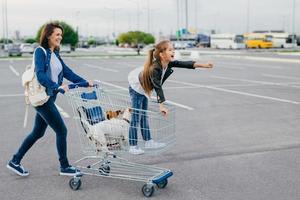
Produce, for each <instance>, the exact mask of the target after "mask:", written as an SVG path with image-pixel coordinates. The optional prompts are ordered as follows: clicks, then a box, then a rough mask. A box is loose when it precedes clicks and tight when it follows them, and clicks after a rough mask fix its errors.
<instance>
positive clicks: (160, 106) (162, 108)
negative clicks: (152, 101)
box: [159, 103, 169, 117]
mask: <svg viewBox="0 0 300 200" xmlns="http://www.w3.org/2000/svg"><path fill="white" fill-rule="evenodd" d="M159 111H160V112H161V113H162V114H163V115H164V116H165V117H167V116H168V112H169V111H168V109H167V108H166V107H165V106H164V105H163V104H162V103H160V104H159Z"/></svg>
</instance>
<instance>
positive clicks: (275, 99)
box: [169, 80, 300, 105]
mask: <svg viewBox="0 0 300 200" xmlns="http://www.w3.org/2000/svg"><path fill="white" fill-rule="evenodd" d="M169 82H173V83H179V84H184V85H189V86H198V87H202V88H207V89H212V90H217V91H222V92H227V93H233V94H239V95H244V96H250V97H256V98H262V99H268V100H272V101H279V102H283V103H291V104H297V105H299V104H300V102H298V101H291V100H287V99H280V98H275V97H270V96H263V95H258V94H252V93H247V92H240V91H236V90H228V89H223V88H218V87H213V86H206V85H199V84H194V83H187V82H182V81H173V80H169Z"/></svg>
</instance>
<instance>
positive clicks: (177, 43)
mask: <svg viewBox="0 0 300 200" xmlns="http://www.w3.org/2000/svg"><path fill="white" fill-rule="evenodd" d="M172 43H173V46H174V49H186V48H187V44H186V42H183V41H173V42H172Z"/></svg>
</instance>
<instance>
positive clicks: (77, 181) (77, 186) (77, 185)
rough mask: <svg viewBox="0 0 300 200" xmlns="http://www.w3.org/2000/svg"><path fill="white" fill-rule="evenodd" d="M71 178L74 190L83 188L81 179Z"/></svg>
mask: <svg viewBox="0 0 300 200" xmlns="http://www.w3.org/2000/svg"><path fill="white" fill-rule="evenodd" d="M76 179H77V178H71V179H70V181H69V185H70V188H71V189H72V190H78V189H79V188H80V186H81V179H77V180H76Z"/></svg>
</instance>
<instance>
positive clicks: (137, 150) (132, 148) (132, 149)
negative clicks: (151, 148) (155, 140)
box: [129, 146, 144, 155]
mask: <svg viewBox="0 0 300 200" xmlns="http://www.w3.org/2000/svg"><path fill="white" fill-rule="evenodd" d="M129 153H131V154H134V155H140V154H143V153H144V150H142V149H141V148H139V147H138V146H130V147H129Z"/></svg>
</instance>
